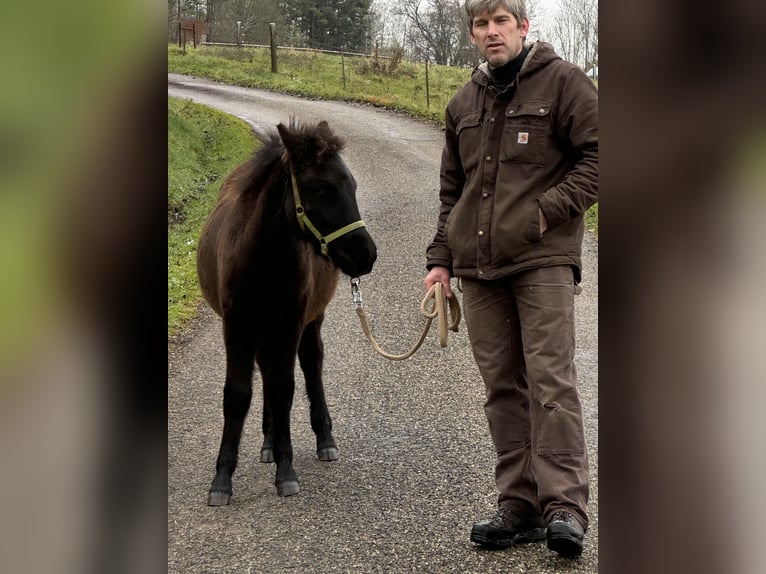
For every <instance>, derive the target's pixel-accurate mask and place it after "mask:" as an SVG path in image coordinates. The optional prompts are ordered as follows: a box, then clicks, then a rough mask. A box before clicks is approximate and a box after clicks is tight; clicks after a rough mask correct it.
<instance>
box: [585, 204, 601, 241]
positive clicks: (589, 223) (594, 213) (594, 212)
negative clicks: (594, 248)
mask: <svg viewBox="0 0 766 574" xmlns="http://www.w3.org/2000/svg"><path fill="white" fill-rule="evenodd" d="M585 229H588V230H590V231H592V232H593V233H595V234H596V236H598V203H596V204H594V205H593V206H592V207H591V208H590V209H589V210H588V211H586V212H585Z"/></svg>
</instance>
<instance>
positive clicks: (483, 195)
mask: <svg viewBox="0 0 766 574" xmlns="http://www.w3.org/2000/svg"><path fill="white" fill-rule="evenodd" d="M481 196H482V197H483V198H484V199H487V198H488V197H489V194H488V193H487V192H486V191H485V192H484V193H482V194H481Z"/></svg>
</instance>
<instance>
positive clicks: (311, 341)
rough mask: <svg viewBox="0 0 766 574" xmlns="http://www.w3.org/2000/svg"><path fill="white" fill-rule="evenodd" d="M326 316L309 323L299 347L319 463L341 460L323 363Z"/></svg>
mask: <svg viewBox="0 0 766 574" xmlns="http://www.w3.org/2000/svg"><path fill="white" fill-rule="evenodd" d="M323 319H324V316H320V317H319V318H318V319H316V320H315V321H313V322H312V323H309V324H308V325H307V326H306V328H305V329H304V330H303V335H302V337H301V343H300V346H299V347H298V358H299V359H300V364H301V369H302V370H303V375H304V377H305V378H306V394H307V395H308V397H309V403H310V409H311V429H312V430H313V431H314V434H315V435H316V440H317V457H318V458H319V460H327V461H331V460H337V459H338V447H337V446H336V444H335V439H334V438H333V436H332V420H331V419H330V411H329V410H328V409H327V401H326V399H325V394H324V384H323V383H322V363H323V361H324V343H323V342H322V335H321V328H322V321H323Z"/></svg>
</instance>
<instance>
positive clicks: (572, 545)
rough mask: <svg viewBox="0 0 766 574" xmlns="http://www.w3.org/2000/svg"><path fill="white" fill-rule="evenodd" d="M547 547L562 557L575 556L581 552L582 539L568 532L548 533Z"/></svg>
mask: <svg viewBox="0 0 766 574" xmlns="http://www.w3.org/2000/svg"><path fill="white" fill-rule="evenodd" d="M548 549H549V550H553V551H554V552H558V554H559V556H563V557H564V558H577V557H578V556H580V555H581V554H582V540H581V539H579V538H577V537H576V536H572V535H568V534H552V535H551V534H548Z"/></svg>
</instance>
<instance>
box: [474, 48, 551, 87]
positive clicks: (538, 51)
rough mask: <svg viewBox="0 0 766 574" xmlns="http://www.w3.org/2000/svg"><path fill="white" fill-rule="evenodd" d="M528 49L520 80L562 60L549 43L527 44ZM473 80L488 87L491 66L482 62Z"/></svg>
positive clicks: (520, 71)
mask: <svg viewBox="0 0 766 574" xmlns="http://www.w3.org/2000/svg"><path fill="white" fill-rule="evenodd" d="M527 47H528V48H529V54H527V57H526V59H525V60H524V63H523V64H522V65H521V70H519V79H522V78H523V77H524V76H526V75H528V74H531V73H532V72H534V71H535V70H537V69H539V68H542V67H543V66H545V65H546V64H548V63H550V62H552V61H553V60H560V59H561V56H559V55H558V54H557V53H556V52H555V50H554V49H553V46H552V45H551V44H548V43H547V42H535V43H533V44H531V45H530V44H527ZM471 79H472V80H473V81H474V82H476V83H477V84H479V85H481V86H486V85H487V84H488V83H489V64H488V63H487V62H482V63H481V64H479V65H478V66H477V67H476V68H474V71H473V74H471Z"/></svg>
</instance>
